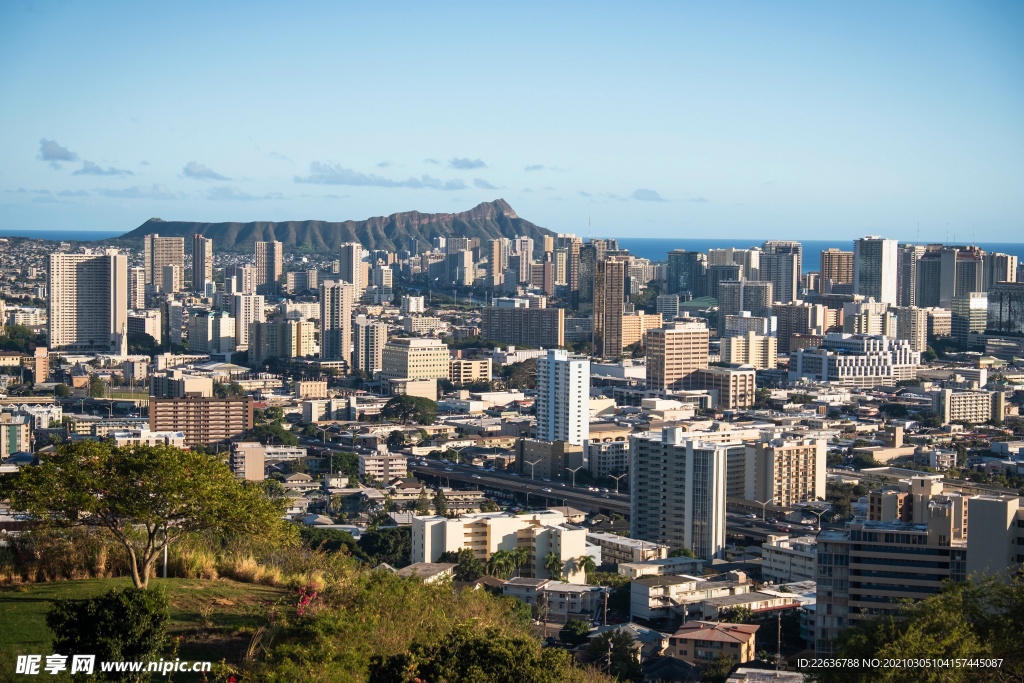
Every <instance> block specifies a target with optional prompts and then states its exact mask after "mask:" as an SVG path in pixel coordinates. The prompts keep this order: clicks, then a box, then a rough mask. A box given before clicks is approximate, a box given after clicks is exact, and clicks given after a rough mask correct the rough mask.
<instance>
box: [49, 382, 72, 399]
mask: <svg viewBox="0 0 1024 683" xmlns="http://www.w3.org/2000/svg"><path fill="white" fill-rule="evenodd" d="M53 395H54V396H56V397H57V398H67V397H68V396H70V395H71V388H70V387H68V385H67V384H63V383H61V384H58V385H56V386H55V387H53Z"/></svg>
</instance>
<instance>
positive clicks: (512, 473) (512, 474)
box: [508, 472, 519, 477]
mask: <svg viewBox="0 0 1024 683" xmlns="http://www.w3.org/2000/svg"><path fill="white" fill-rule="evenodd" d="M508 475H509V476H510V477H518V476H519V475H518V474H517V473H515V472H509V473H508Z"/></svg>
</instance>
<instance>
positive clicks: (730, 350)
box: [722, 331, 779, 370]
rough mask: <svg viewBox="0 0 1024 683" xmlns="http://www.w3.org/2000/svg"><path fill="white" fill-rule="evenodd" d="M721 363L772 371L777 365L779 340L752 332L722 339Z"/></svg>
mask: <svg viewBox="0 0 1024 683" xmlns="http://www.w3.org/2000/svg"><path fill="white" fill-rule="evenodd" d="M722 362H723V363H734V364H736V365H750V366H751V367H753V368H754V369H755V370H774V369H775V368H776V367H778V365H779V340H778V339H776V338H775V337H771V336H768V335H759V334H756V333H755V332H753V331H750V332H747V333H746V334H744V335H738V336H735V337H727V338H724V339H722Z"/></svg>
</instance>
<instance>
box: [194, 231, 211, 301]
mask: <svg viewBox="0 0 1024 683" xmlns="http://www.w3.org/2000/svg"><path fill="white" fill-rule="evenodd" d="M207 282H213V240H211V239H208V238H206V237H203V236H202V235H192V291H193V292H205V290H206V283H207Z"/></svg>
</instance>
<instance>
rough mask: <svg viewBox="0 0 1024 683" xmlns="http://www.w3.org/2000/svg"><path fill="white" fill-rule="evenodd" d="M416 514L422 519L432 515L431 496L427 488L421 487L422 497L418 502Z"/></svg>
mask: <svg viewBox="0 0 1024 683" xmlns="http://www.w3.org/2000/svg"><path fill="white" fill-rule="evenodd" d="M416 514H417V515H420V516H421V517H425V516H426V515H429V514H430V495H429V494H428V493H427V487H426V486H421V487H420V497H419V498H418V499H417V500H416Z"/></svg>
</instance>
